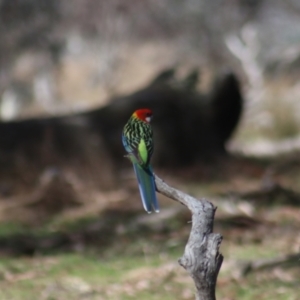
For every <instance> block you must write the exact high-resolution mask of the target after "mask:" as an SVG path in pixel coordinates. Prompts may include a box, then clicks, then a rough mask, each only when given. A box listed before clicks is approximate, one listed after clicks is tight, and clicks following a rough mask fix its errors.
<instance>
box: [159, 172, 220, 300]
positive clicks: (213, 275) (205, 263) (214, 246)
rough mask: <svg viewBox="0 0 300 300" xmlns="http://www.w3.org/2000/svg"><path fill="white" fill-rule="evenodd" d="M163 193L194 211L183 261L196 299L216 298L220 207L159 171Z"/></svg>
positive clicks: (218, 265) (160, 191)
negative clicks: (216, 229) (216, 230)
mask: <svg viewBox="0 0 300 300" xmlns="http://www.w3.org/2000/svg"><path fill="white" fill-rule="evenodd" d="M155 182H156V189H157V191H158V192H159V193H161V194H163V195H165V196H167V197H169V198H171V199H173V200H175V201H178V202H180V203H181V204H183V205H185V206H187V208H188V209H189V210H190V211H191V213H192V229H191V232H190V237H189V240H188V242H187V244H186V246H185V251H184V254H183V256H182V257H181V258H180V259H179V261H178V262H179V264H180V265H181V266H182V267H183V268H185V269H186V271H187V272H188V273H189V274H190V276H191V277H192V278H193V280H194V283H195V287H196V300H215V299H216V295H215V291H216V282H217V277H218V274H219V271H220V268H221V265H222V262H223V256H222V254H221V253H220V252H219V247H220V244H221V242H222V236H221V235H220V234H216V233H213V221H214V215H215V211H216V207H215V206H214V205H213V204H212V203H210V202H209V201H207V200H205V199H201V200H199V199H196V198H193V197H191V196H189V195H187V194H185V193H183V192H181V191H179V190H176V189H174V188H172V187H170V186H169V185H167V184H166V183H165V182H164V181H163V180H162V179H160V178H159V177H157V176H156V175H155Z"/></svg>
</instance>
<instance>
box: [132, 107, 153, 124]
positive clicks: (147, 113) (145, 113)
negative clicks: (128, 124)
mask: <svg viewBox="0 0 300 300" xmlns="http://www.w3.org/2000/svg"><path fill="white" fill-rule="evenodd" d="M152 115H153V114H152V111H151V110H150V109H148V108H142V109H138V110H136V111H135V112H134V113H133V117H135V118H137V119H139V120H142V121H144V122H147V123H150V121H151V119H152Z"/></svg>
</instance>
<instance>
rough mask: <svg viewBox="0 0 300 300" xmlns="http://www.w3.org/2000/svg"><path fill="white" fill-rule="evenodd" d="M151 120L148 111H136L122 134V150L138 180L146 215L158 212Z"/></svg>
mask: <svg viewBox="0 0 300 300" xmlns="http://www.w3.org/2000/svg"><path fill="white" fill-rule="evenodd" d="M151 119H152V111H151V110H150V109H138V110H136V111H135V112H134V113H133V114H132V116H131V117H130V119H129V120H128V122H127V123H126V125H125V126H124V129H123V134H122V142H123V145H124V148H125V150H126V151H127V152H128V158H129V159H130V160H131V162H132V164H133V168H134V171H135V174H136V177H137V180H138V185H139V190H140V194H141V198H142V202H143V206H144V209H145V210H146V211H147V212H148V213H151V212H152V211H153V210H154V211H156V212H159V207H158V202H157V198H156V193H155V181H154V175H153V171H152V167H151V165H150V159H151V156H152V154H153V131H152V128H151V126H150V121H151Z"/></svg>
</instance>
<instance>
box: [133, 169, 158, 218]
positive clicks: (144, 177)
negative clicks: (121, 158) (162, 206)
mask: <svg viewBox="0 0 300 300" xmlns="http://www.w3.org/2000/svg"><path fill="white" fill-rule="evenodd" d="M133 167H134V171H135V174H136V177H137V179H138V184H139V189H140V194H141V198H142V202H143V206H144V209H145V210H146V212H147V213H149V214H150V213H151V212H152V211H155V212H159V206H158V201H157V198H156V192H155V190H156V189H155V181H154V175H153V172H152V168H151V167H150V166H149V167H147V168H143V167H141V166H140V165H139V164H137V163H133Z"/></svg>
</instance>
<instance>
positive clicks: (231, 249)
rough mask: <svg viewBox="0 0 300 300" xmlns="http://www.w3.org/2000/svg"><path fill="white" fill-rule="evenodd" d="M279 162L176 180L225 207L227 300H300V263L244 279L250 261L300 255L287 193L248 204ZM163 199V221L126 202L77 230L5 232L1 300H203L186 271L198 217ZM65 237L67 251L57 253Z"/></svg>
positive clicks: (219, 218)
mask: <svg viewBox="0 0 300 300" xmlns="http://www.w3.org/2000/svg"><path fill="white" fill-rule="evenodd" d="M270 163H271V162H267V161H263V162H259V163H257V162H255V163H254V162H253V161H252V162H251V163H248V162H246V161H241V160H236V161H235V162H233V161H231V162H229V163H226V164H225V165H223V166H222V167H221V169H222V170H223V172H225V171H224V170H226V172H225V173H226V174H225V173H224V174H221V175H220V172H219V171H218V170H215V171H214V172H212V173H211V174H210V178H208V179H206V180H201V182H202V183H201V184H199V183H197V182H191V181H190V180H187V181H183V180H178V179H176V180H175V179H173V180H172V179H171V178H169V179H167V180H168V181H169V180H170V181H171V182H172V184H173V185H176V186H178V187H180V188H181V189H182V190H185V191H188V192H189V193H191V194H193V195H196V196H207V197H209V199H211V200H212V201H213V202H214V203H215V204H216V205H217V206H218V211H217V215H216V222H215V231H216V232H220V233H221V234H222V235H223V236H224V240H223V243H222V246H221V252H222V253H223V255H224V257H225V259H224V263H223V266H222V269H221V272H220V275H219V279H218V286H217V295H218V299H225V300H226V299H228V300H229V299H242V300H250V299H256V300H263V299H279V300H281V299H282V300H292V299H295V300H296V299H299V286H300V285H299V283H300V282H299V278H300V266H299V261H295V262H294V263H293V264H292V265H286V266H284V265H283V266H277V267H271V268H269V269H265V270H261V271H253V272H250V273H249V274H248V275H247V276H242V270H243V266H244V265H245V264H246V263H247V262H249V261H257V260H261V259H269V258H275V257H279V256H282V255H285V254H292V253H299V249H300V239H299V231H300V217H299V216H300V208H299V203H298V202H297V201H296V202H295V204H294V205H293V204H288V205H287V204H286V203H288V202H287V201H286V200H287V198H288V197H289V195H285V194H284V193H282V195H281V196H280V199H279V200H280V201H279V200H278V201H276V202H273V198H272V197H271V198H270V197H269V196H270V195H269V194H268V193H266V194H263V195H265V196H263V197H261V196H260V198H259V200H257V199H256V200H257V201H256V200H255V199H248V200H245V199H246V198H245V194H247V193H248V194H250V195H251V193H252V194H253V191H257V190H258V191H261V179H262V178H263V175H264V172H265V171H266V169H267V168H268V165H270ZM241 166H243V168H242V169H241ZM236 169H241V170H243V172H240V173H238V172H236ZM194 171H195V170H194ZM202 171H203V170H202ZM191 172H192V171H191ZM195 172H196V171H195ZM225 175H226V176H225ZM299 178H300V172H297V170H294V171H293V172H292V173H288V172H287V173H280V174H277V175H276V179H275V180H276V183H278V184H284V186H286V187H292V186H293V187H294V190H295V192H297V187H296V186H295V185H294V183H295V182H299ZM233 191H234V192H235V193H236V194H233ZM250 192H251V193H250ZM242 194H243V195H242ZM253 195H254V194H253ZM253 197H254V196H253ZM250 198H251V197H250ZM160 200H161V203H162V206H163V209H162V213H161V214H158V215H153V216H149V215H147V214H144V213H143V211H142V210H141V208H140V207H138V206H135V205H133V206H132V209H127V210H126V211H124V207H125V206H124V205H125V204H124V203H125V202H120V203H119V204H118V205H119V207H117V206H116V205H115V204H114V205H113V206H114V207H113V208H110V209H107V211H102V212H99V213H98V216H96V217H95V216H93V217H92V216H91V217H87V218H85V219H77V220H74V221H73V222H70V221H68V222H63V221H62V220H61V219H59V220H60V221H59V222H57V217H53V218H51V219H49V220H48V221H47V222H46V223H44V224H41V225H39V226H36V225H28V226H25V225H24V224H18V223H16V222H13V221H11V222H10V223H2V224H1V225H0V249H1V250H0V255H1V256H0V299H3V300H12V299H15V300H21V299H22V300H24V299H25V300H26V299H30V300H32V299H47V300H54V299H55V300H60V299H74V300H75V299H122V300H123V299H124V300H127V299H145V300H154V299H166V300H168V299H194V287H193V283H192V280H191V278H190V277H189V276H188V275H187V274H186V272H185V270H183V269H182V268H181V267H180V266H179V265H178V263H177V260H178V258H179V257H180V256H181V255H182V254H183V251H184V246H185V243H186V240H187V238H188V234H189V229H190V223H189V220H190V215H189V212H187V211H186V210H185V208H184V207H181V206H180V207H179V205H177V204H176V203H172V202H171V203H170V201H169V200H166V199H163V198H161V199H160ZM252 200H253V201H252ZM298 200H299V199H298ZM138 201H139V200H138V199H132V203H139V202H138ZM128 205H129V207H130V206H131V204H128V203H127V204H126V207H128ZM136 207H137V209H136ZM163 212H168V215H167V214H166V215H164V214H163ZM56 236H59V238H58V240H59V239H60V240H59V241H60V242H56V244H55V243H54V246H53V247H52V246H49V245H52V244H51V243H52V239H53V237H56ZM20 237H21V238H20ZM30 241H31V242H30ZM30 243H31V244H30ZM27 244H29V246H28V245H27ZM26 245H27V246H26ZM32 245H34V246H32ZM25 246H26V247H27V248H26V247H25ZM30 247H31V248H30ZM24 249H25V250H26V251H27V252H26V251H23V250H24Z"/></svg>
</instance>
